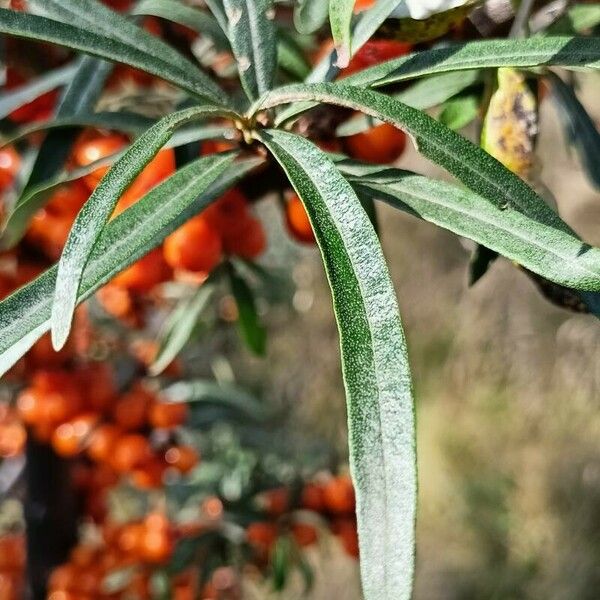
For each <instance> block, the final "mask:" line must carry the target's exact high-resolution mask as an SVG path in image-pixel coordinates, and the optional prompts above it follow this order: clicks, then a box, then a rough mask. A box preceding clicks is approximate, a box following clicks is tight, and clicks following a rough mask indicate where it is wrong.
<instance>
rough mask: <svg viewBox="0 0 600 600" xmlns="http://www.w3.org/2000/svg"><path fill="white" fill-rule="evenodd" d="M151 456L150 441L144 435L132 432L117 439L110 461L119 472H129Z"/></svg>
mask: <svg viewBox="0 0 600 600" xmlns="http://www.w3.org/2000/svg"><path fill="white" fill-rule="evenodd" d="M151 457H152V450H151V448H150V442H149V441H148V440H147V439H146V438H145V437H144V436H143V435H140V434H138V433H131V434H128V435H124V436H122V437H120V438H118V439H117V441H116V442H115V445H114V447H113V452H112V456H111V459H110V462H111V465H112V467H113V469H114V470H115V471H117V473H127V472H129V471H132V470H133V469H135V468H136V467H140V466H142V465H143V464H144V463H145V462H146V461H148V460H150V458H151Z"/></svg>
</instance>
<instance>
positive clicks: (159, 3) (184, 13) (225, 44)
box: [131, 0, 230, 50]
mask: <svg viewBox="0 0 600 600" xmlns="http://www.w3.org/2000/svg"><path fill="white" fill-rule="evenodd" d="M131 14H134V15H149V16H153V17H160V18H161V19H166V20H169V21H173V22H174V23H179V25H184V26H185V27H189V28H190V29H192V30H193V31H195V32H196V33H199V34H200V35H203V36H206V37H208V38H210V39H211V40H212V42H213V44H214V45H215V47H216V48H218V49H219V50H228V49H229V47H230V46H229V40H228V39H227V36H226V35H225V32H224V31H223V29H221V26H220V25H219V23H218V21H217V19H215V17H213V16H212V15H210V14H208V13H206V12H205V11H203V10H199V9H196V8H192V7H191V6H186V5H185V4H182V3H181V2H180V1H179V0H142V1H141V2H138V3H137V4H136V5H135V6H134V7H133V10H132V11H131Z"/></svg>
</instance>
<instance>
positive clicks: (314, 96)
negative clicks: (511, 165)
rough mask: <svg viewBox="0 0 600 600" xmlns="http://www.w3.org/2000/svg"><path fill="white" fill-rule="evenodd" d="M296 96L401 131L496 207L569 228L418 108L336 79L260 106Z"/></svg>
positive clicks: (290, 90) (277, 94)
mask: <svg viewBox="0 0 600 600" xmlns="http://www.w3.org/2000/svg"><path fill="white" fill-rule="evenodd" d="M298 100H315V101H318V102H326V103H328V104H337V105H340V106H346V107H347V108H352V109H353V110H359V111H361V112H363V113H366V114H368V115H371V116H372V117H375V118H376V119H380V120H382V121H387V122H389V123H391V124H392V125H395V126H396V127H399V128H401V129H404V130H405V131H406V132H407V133H408V134H410V135H411V136H412V138H413V139H414V141H415V144H416V146H417V149H418V150H419V152H421V154H423V155H424V156H426V157H427V158H429V159H430V160H432V161H433V162H435V163H437V164H439V165H441V166H443V167H444V168H445V169H447V170H448V171H449V172H450V173H452V175H454V176H455V177H456V178H457V179H459V180H460V181H462V183H464V184H465V185H466V186H467V187H469V188H470V189H472V190H473V191H474V192H476V193H477V194H479V195H481V196H484V197H485V198H487V199H488V200H490V202H493V203H494V204H495V205H496V206H499V207H505V208H515V209H518V210H520V211H521V212H522V213H524V214H525V215H527V216H528V217H530V218H531V219H534V220H536V221H539V222H540V223H545V224H547V225H551V226H553V227H556V228H557V229H562V230H564V231H569V232H571V229H570V228H569V226H568V225H567V224H566V223H565V222H564V221H562V220H561V219H560V217H559V216H558V215H557V214H556V213H555V212H554V211H553V210H552V209H551V208H550V207H549V206H548V205H547V204H546V203H545V202H544V201H543V199H542V198H540V197H539V196H538V195H537V194H536V193H535V192H534V191H533V190H532V189H531V188H530V187H529V186H528V185H527V184H526V183H524V182H523V181H522V180H521V179H520V178H519V177H517V176H516V175H515V174H514V173H511V172H510V171H509V170H508V169H506V168H505V167H504V166H503V165H502V164H501V163H500V162H498V161H497V160H496V159H495V158H493V157H492V156H490V155H489V154H488V153H487V152H485V151H483V150H482V149H481V148H480V147H479V146H476V145H475V144H473V143H472V142H470V141H469V140H467V139H466V138H464V137H462V136H461V135H459V134H457V133H456V132H454V131H452V130H451V129H448V128H447V127H445V126H444V125H442V124H440V123H438V122H437V121H436V120H435V119H433V118H431V117H430V116H429V115H427V114H425V113H423V112H421V111H419V110H416V109H414V108H412V107H410V106H407V105H406V104H403V103H402V102H399V101H398V100H395V99H394V98H390V97H389V96H386V95H384V94H381V93H379V92H375V91H373V90H369V89H362V88H359V87H355V86H350V85H345V84H343V85H342V84H337V83H320V84H315V85H291V86H287V87H283V88H280V89H278V90H275V91H273V92H271V93H270V94H268V95H267V96H266V97H265V98H264V99H263V100H262V101H261V102H260V106H261V107H262V108H268V107H273V106H277V105H279V104H282V103H285V102H295V101H298Z"/></svg>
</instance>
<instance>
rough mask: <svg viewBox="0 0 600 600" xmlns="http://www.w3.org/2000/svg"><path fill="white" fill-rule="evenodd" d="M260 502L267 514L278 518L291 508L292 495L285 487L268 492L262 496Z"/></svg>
mask: <svg viewBox="0 0 600 600" xmlns="http://www.w3.org/2000/svg"><path fill="white" fill-rule="evenodd" d="M259 501H260V505H261V506H262V508H263V509H264V511H265V512H266V513H267V514H269V515H271V516H273V517H278V516H280V515H282V514H283V513H284V512H285V511H286V510H287V509H288V508H289V505H290V494H289V492H288V490H287V489H286V488H284V487H281V488H276V489H273V490H267V491H266V492H263V493H262V494H260V496H259Z"/></svg>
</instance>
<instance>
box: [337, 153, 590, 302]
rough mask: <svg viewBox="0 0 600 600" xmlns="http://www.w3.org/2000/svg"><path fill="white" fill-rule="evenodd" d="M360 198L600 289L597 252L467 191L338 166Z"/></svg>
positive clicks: (573, 283) (549, 274)
mask: <svg viewBox="0 0 600 600" xmlns="http://www.w3.org/2000/svg"><path fill="white" fill-rule="evenodd" d="M338 166H339V168H340V169H341V170H342V172H344V173H348V174H349V179H350V181H351V183H352V185H353V186H354V187H355V189H356V190H357V191H358V192H359V195H361V196H362V195H365V196H366V197H368V198H375V199H379V200H383V201H384V202H386V203H388V204H390V205H391V206H393V207H395V208H400V209H402V210H405V211H406V212H408V213H410V214H413V215H416V216H418V217H420V218H422V219H424V220H426V221H430V222H431V223H435V224H436V225H439V226H440V227H443V228H445V229H448V230H450V231H452V232H453V233H456V234H458V235H461V236H464V237H468V238H470V239H472V240H473V241H475V242H478V243H479V244H483V245H484V246H486V247H487V248H490V249H491V250H495V251H496V252H498V253H499V254H502V255H503V256H506V257H507V258H509V259H511V260H514V261H516V262H518V263H519V264H521V265H523V266H524V267H526V268H527V269H529V270H531V271H533V272H534V273H537V274H539V275H541V276H543V277H546V278H548V279H550V280H551V281H554V282H555V283H558V284H561V285H564V286H567V287H571V288H577V289H579V290H588V291H598V290H600V250H599V249H598V248H592V247H590V246H589V245H588V244H585V243H583V242H582V241H581V240H580V239H579V238H577V237H576V236H574V235H571V234H568V233H566V232H563V231H560V230H558V229H555V228H553V227H549V226H547V225H544V224H541V223H538V222H536V221H532V220H531V219H529V218H527V217H526V216H525V215H523V214H522V213H521V212H519V211H518V210H513V209H510V208H507V209H504V210H503V209H502V208H499V207H497V206H495V205H494V204H492V203H491V202H489V201H487V200H486V199H485V198H482V197H481V196H477V195H476V194H473V193H472V192H470V191H469V190H463V189H460V188H457V187H456V186H453V185H450V184H448V183H444V182H441V181H436V180H434V179H428V178H426V177H422V176H420V175H415V174H413V173H408V172H406V171H400V170H399V169H393V168H386V167H384V168H380V167H373V166H362V165H361V166H360V167H355V168H353V166H352V164H350V165H349V167H348V168H347V169H345V168H344V167H343V166H342V165H340V164H338Z"/></svg>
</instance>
